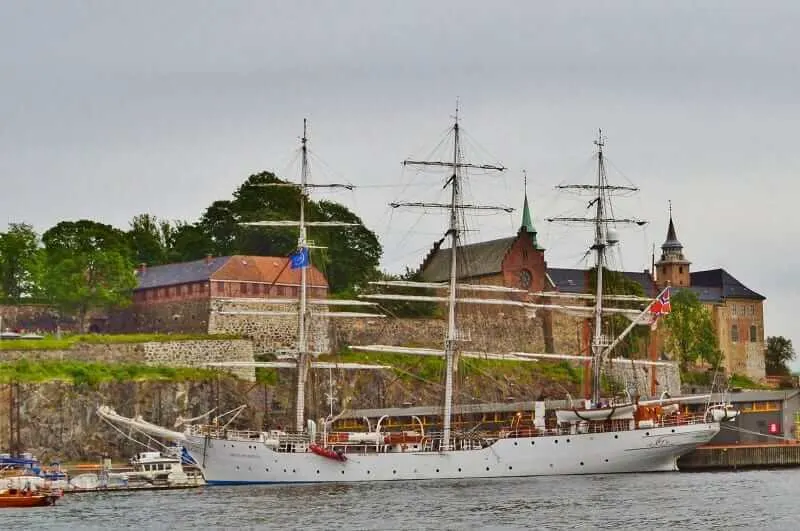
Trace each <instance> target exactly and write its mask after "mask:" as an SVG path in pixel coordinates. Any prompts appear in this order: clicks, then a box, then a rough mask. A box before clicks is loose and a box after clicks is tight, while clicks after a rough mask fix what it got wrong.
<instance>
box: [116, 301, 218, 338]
mask: <svg viewBox="0 0 800 531" xmlns="http://www.w3.org/2000/svg"><path fill="white" fill-rule="evenodd" d="M209 309H210V304H209V300H208V299H185V300H181V299H177V300H174V301H164V302H152V303H147V304H142V303H136V304H133V305H131V306H129V307H128V308H125V309H121V310H115V311H113V312H111V314H110V315H109V319H108V322H107V324H106V329H105V330H106V331H108V332H110V333H117V334H130V333H165V334H169V333H185V334H204V333H208V328H209V323H208V321H209V319H208V315H209Z"/></svg>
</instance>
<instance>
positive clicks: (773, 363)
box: [764, 336, 795, 376]
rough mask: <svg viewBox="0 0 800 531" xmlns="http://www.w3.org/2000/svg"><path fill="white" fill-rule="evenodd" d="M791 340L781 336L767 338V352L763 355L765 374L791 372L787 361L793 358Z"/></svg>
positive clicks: (777, 374) (781, 374) (776, 374)
mask: <svg viewBox="0 0 800 531" xmlns="http://www.w3.org/2000/svg"><path fill="white" fill-rule="evenodd" d="M794 358H795V352H794V347H793V346H792V340H791V339H787V338H785V337H783V336H772V337H768V338H767V352H766V354H765V356H764V361H765V364H766V370H767V374H769V375H775V376H784V375H789V374H791V371H790V370H789V363H790V362H791V361H792V360H794Z"/></svg>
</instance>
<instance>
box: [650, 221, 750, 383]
mask: <svg viewBox="0 0 800 531" xmlns="http://www.w3.org/2000/svg"><path fill="white" fill-rule="evenodd" d="M690 265H691V262H689V261H688V260H687V259H686V257H685V256H684V254H683V245H681V243H680V241H679V240H678V238H677V235H676V232H675V224H674V222H673V220H672V213H671V212H670V216H669V228H668V229H667V239H666V240H665V241H664V244H663V245H662V246H661V258H660V259H659V261H658V262H656V265H655V266H656V285H657V286H658V288H659V289H661V288H663V287H664V286H666V285H667V284H669V285H671V286H674V287H676V288H678V289H689V290H691V291H693V292H694V293H695V294H696V295H697V298H698V299H700V302H702V303H703V306H704V307H705V308H706V309H707V310H708V311H709V312H710V314H711V321H712V323H713V325H714V330H715V332H716V335H717V341H718V345H719V349H720V351H721V352H722V354H723V359H724V366H725V369H726V371H727V372H728V373H729V374H741V375H745V376H747V377H748V378H751V379H753V380H755V381H761V380H764V379H765V377H766V373H765V363H764V352H765V350H766V339H765V338H764V300H765V299H766V297H764V296H763V295H760V294H758V293H756V292H755V291H753V290H751V289H750V288H748V287H747V286H745V285H744V284H742V283H741V282H739V281H738V280H737V279H736V278H734V277H733V275H731V274H730V273H728V272H727V271H726V270H725V269H722V268H718V269H710V270H707V271H694V272H691V271H690Z"/></svg>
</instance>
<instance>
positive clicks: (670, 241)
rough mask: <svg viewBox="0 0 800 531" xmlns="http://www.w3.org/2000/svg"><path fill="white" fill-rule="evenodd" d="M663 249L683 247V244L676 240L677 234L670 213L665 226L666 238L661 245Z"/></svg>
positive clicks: (679, 248)
mask: <svg viewBox="0 0 800 531" xmlns="http://www.w3.org/2000/svg"><path fill="white" fill-rule="evenodd" d="M661 248H662V249H663V250H665V251H666V250H667V249H677V250H681V249H683V245H681V242H679V241H678V236H677V235H676V234H675V224H674V223H673V222H672V214H670V215H669V228H667V239H666V241H665V242H664V244H663V245H662V246H661Z"/></svg>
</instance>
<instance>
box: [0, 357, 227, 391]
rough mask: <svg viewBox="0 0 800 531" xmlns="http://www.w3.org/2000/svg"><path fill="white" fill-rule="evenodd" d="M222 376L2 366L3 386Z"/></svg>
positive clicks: (148, 369) (86, 366) (134, 367)
mask: <svg viewBox="0 0 800 531" xmlns="http://www.w3.org/2000/svg"><path fill="white" fill-rule="evenodd" d="M220 375H221V373H220V372H218V371H215V370H212V369H199V368H189V367H160V366H151V365H140V364H130V363H95V362H84V361H74V360H64V361H58V360H41V361H30V360H17V361H12V362H7V363H0V383H10V382H19V383H42V382H54V381H61V382H68V383H73V384H76V385H78V384H89V385H97V384H98V383H101V382H129V381H146V380H162V381H202V380H211V379H214V378H216V377H217V376H220Z"/></svg>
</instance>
